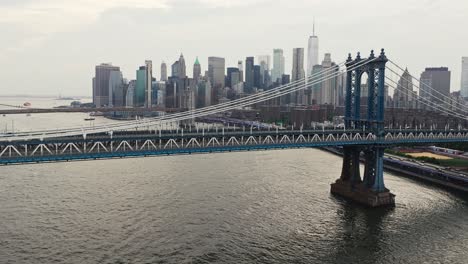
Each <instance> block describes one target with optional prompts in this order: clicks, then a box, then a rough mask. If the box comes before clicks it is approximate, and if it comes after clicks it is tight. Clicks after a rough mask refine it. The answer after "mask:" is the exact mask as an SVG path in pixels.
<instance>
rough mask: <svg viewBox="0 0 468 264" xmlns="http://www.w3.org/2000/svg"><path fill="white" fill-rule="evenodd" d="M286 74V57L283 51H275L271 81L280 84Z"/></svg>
mask: <svg viewBox="0 0 468 264" xmlns="http://www.w3.org/2000/svg"><path fill="white" fill-rule="evenodd" d="M283 74H284V55H283V50H282V49H274V50H273V70H272V71H271V79H272V81H273V82H278V79H279V80H281V77H282V76H283Z"/></svg>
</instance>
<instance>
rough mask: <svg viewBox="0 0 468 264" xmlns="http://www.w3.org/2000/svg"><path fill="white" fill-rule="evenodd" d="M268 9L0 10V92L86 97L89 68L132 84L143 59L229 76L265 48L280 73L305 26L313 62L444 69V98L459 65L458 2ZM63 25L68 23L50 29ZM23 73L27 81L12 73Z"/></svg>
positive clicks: (241, 5)
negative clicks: (221, 70)
mask: <svg viewBox="0 0 468 264" xmlns="http://www.w3.org/2000/svg"><path fill="white" fill-rule="evenodd" d="M268 3H269V2H268V1H261V0H258V1H238V3H236V4H234V5H233V4H231V3H229V2H228V1H215V0H209V1H208V0H200V1H195V0H187V1H144V0H140V1H106V3H99V4H97V3H93V2H92V1H88V0H79V1H55V0H49V1H44V0H39V1H34V2H31V1H2V3H0V10H1V11H2V13H4V14H7V15H6V16H3V17H2V18H0V27H1V28H4V29H5V30H4V35H5V37H6V39H7V41H5V42H4V43H2V44H0V60H2V61H4V62H8V63H2V64H1V65H0V72H2V75H3V76H5V77H4V78H3V81H4V86H3V88H2V89H1V93H2V94H4V95H8V94H31V95H57V94H59V93H60V94H62V95H88V96H89V95H90V89H89V87H90V80H89V79H90V76H92V75H93V67H94V65H98V64H100V63H103V62H111V63H113V64H114V65H117V66H120V68H121V69H122V72H123V75H124V77H125V78H128V79H134V78H135V76H134V75H135V70H136V69H137V68H138V66H140V65H142V64H143V63H144V61H145V60H152V61H153V64H154V67H153V68H154V69H153V71H154V73H155V75H156V77H157V78H158V80H159V79H160V76H159V72H160V64H161V62H162V61H165V62H166V63H168V64H171V63H172V62H173V61H175V60H177V59H178V58H179V56H180V54H181V53H183V54H184V57H185V61H186V63H187V65H193V63H194V62H195V59H196V57H197V56H198V57H199V60H200V64H201V67H202V72H204V71H206V70H207V69H208V59H207V58H208V57H210V56H213V57H223V58H225V60H226V67H234V66H236V65H237V62H238V61H239V60H245V57H248V56H253V57H257V56H258V55H270V56H271V57H272V56H273V49H275V48H279V49H283V51H284V56H285V72H286V73H288V74H289V73H291V70H292V68H291V67H292V50H293V48H304V49H305V50H307V41H308V38H309V36H311V35H312V34H313V20H314V17H315V23H316V29H315V31H316V32H315V34H316V35H317V36H318V37H319V39H320V49H319V63H320V62H321V61H322V60H323V58H324V54H325V53H331V54H332V58H333V59H334V61H336V62H337V63H339V62H341V61H344V60H345V59H346V57H347V53H348V52H352V53H353V55H355V54H356V52H357V51H362V52H365V51H367V50H369V49H378V48H381V47H383V48H385V49H386V51H387V52H388V54H391V56H392V58H394V59H395V60H396V61H399V62H401V63H404V64H406V66H407V67H408V68H409V70H410V71H411V72H413V73H415V74H419V73H420V72H422V71H423V70H424V68H426V67H440V66H445V67H449V69H450V71H451V72H452V80H453V81H452V83H451V91H455V90H459V88H460V81H459V80H460V71H461V57H462V56H466V55H467V53H468V51H467V50H466V48H465V47H466V46H468V45H467V43H468V36H466V34H452V30H449V29H458V28H461V27H462V26H463V25H466V24H467V23H468V22H466V21H465V19H464V16H465V14H466V13H467V11H468V3H464V2H463V1H453V2H452V3H450V4H451V5H450V6H448V5H446V4H445V3H444V2H442V1H395V2H393V3H391V4H390V3H387V2H385V1H374V2H372V3H369V2H368V1H353V3H348V2H342V1H331V2H323V1H294V3H292V2H286V1H275V4H274V5H271V4H268ZM402 5H404V7H405V8H404V9H403V8H401V6H402ZM356 6H358V7H359V8H356ZM364 7H365V8H364ZM356 14H359V15H356ZM380 16H382V17H381V19H380V18H379V17H380ZM67 17H71V18H73V19H67V20H66V21H67V22H66V23H65V22H64V23H57V21H58V20H60V21H63V20H64V19H65V18H67ZM278 17H282V18H283V20H282V21H278V19H277V18H278ZM441 17H443V20H441V19H440V18H441ZM252 25H254V26H252ZM389 29H391V30H389ZM441 40H443V41H441ZM431 43H434V44H431ZM305 56H307V53H306V54H305ZM23 67H26V69H27V71H26V73H27V76H28V78H24V71H23V70H22V71H19V70H18V69H21V68H23ZM270 67H271V66H270ZM304 67H305V68H306V67H307V66H306V65H304ZM187 75H188V76H191V75H192V67H187ZM58 76H59V77H58Z"/></svg>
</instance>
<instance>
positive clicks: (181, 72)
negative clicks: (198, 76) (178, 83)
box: [178, 54, 187, 79]
mask: <svg viewBox="0 0 468 264" xmlns="http://www.w3.org/2000/svg"><path fill="white" fill-rule="evenodd" d="M186 72H187V68H186V66H185V59H184V54H180V58H179V76H178V77H179V78H180V79H183V78H185V77H186V76H187V74H186Z"/></svg>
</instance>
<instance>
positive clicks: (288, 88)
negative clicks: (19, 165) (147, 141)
mask: <svg viewBox="0 0 468 264" xmlns="http://www.w3.org/2000/svg"><path fill="white" fill-rule="evenodd" d="M341 65H344V62H343V63H341V64H339V65H337V67H339V66H341ZM335 69H336V67H335ZM332 70H334V68H330V69H327V70H324V71H320V72H317V73H316V74H314V75H312V76H310V77H308V79H313V78H316V77H317V76H318V75H320V74H323V73H326V72H329V71H332ZM306 80H307V79H306V78H304V79H300V80H297V81H294V82H291V83H289V84H286V85H283V86H280V87H277V88H274V89H271V90H267V91H263V92H260V93H257V94H254V95H250V96H247V97H243V98H239V99H236V100H232V101H229V102H226V103H221V104H217V105H212V106H208V107H204V108H199V109H196V110H191V111H186V112H181V113H175V114H171V115H165V116H162V117H155V118H147V119H145V122H151V121H153V120H154V121H160V120H164V119H168V118H172V117H174V118H175V117H179V116H185V115H188V114H191V115H192V114H197V113H199V112H200V111H205V112H206V111H208V110H215V109H219V108H222V107H227V106H236V104H238V103H239V102H245V101H247V100H251V101H253V100H254V99H258V98H262V97H263V98H265V97H264V96H265V95H272V94H275V93H276V94H277V95H278V94H279V93H281V95H283V94H284V93H283V92H284V91H290V92H293V90H291V88H295V86H296V87H297V85H301V84H304V83H305V81H306ZM309 85H311V84H309ZM302 88H305V87H299V88H298V89H302ZM294 90H296V89H294ZM268 100H269V99H268ZM236 108H237V106H236ZM234 109H235V108H234ZM221 112H222V111H221ZM134 124H135V121H125V122H116V123H111V124H106V125H101V126H95V127H93V129H100V128H106V129H112V128H116V127H122V126H124V125H134ZM86 129H87V128H86ZM82 130H83V127H71V128H62V129H60V130H56V129H51V130H40V131H29V132H24V133H23V134H31V133H43V134H47V133H48V132H52V133H57V132H58V131H59V132H65V131H66V132H72V131H82Z"/></svg>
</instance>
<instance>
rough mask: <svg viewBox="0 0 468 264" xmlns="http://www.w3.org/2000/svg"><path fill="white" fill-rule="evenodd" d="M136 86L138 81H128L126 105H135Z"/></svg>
mask: <svg viewBox="0 0 468 264" xmlns="http://www.w3.org/2000/svg"><path fill="white" fill-rule="evenodd" d="M135 88H136V81H135V80H131V81H130V82H129V83H128V87H127V93H126V95H125V107H134V106H135Z"/></svg>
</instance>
